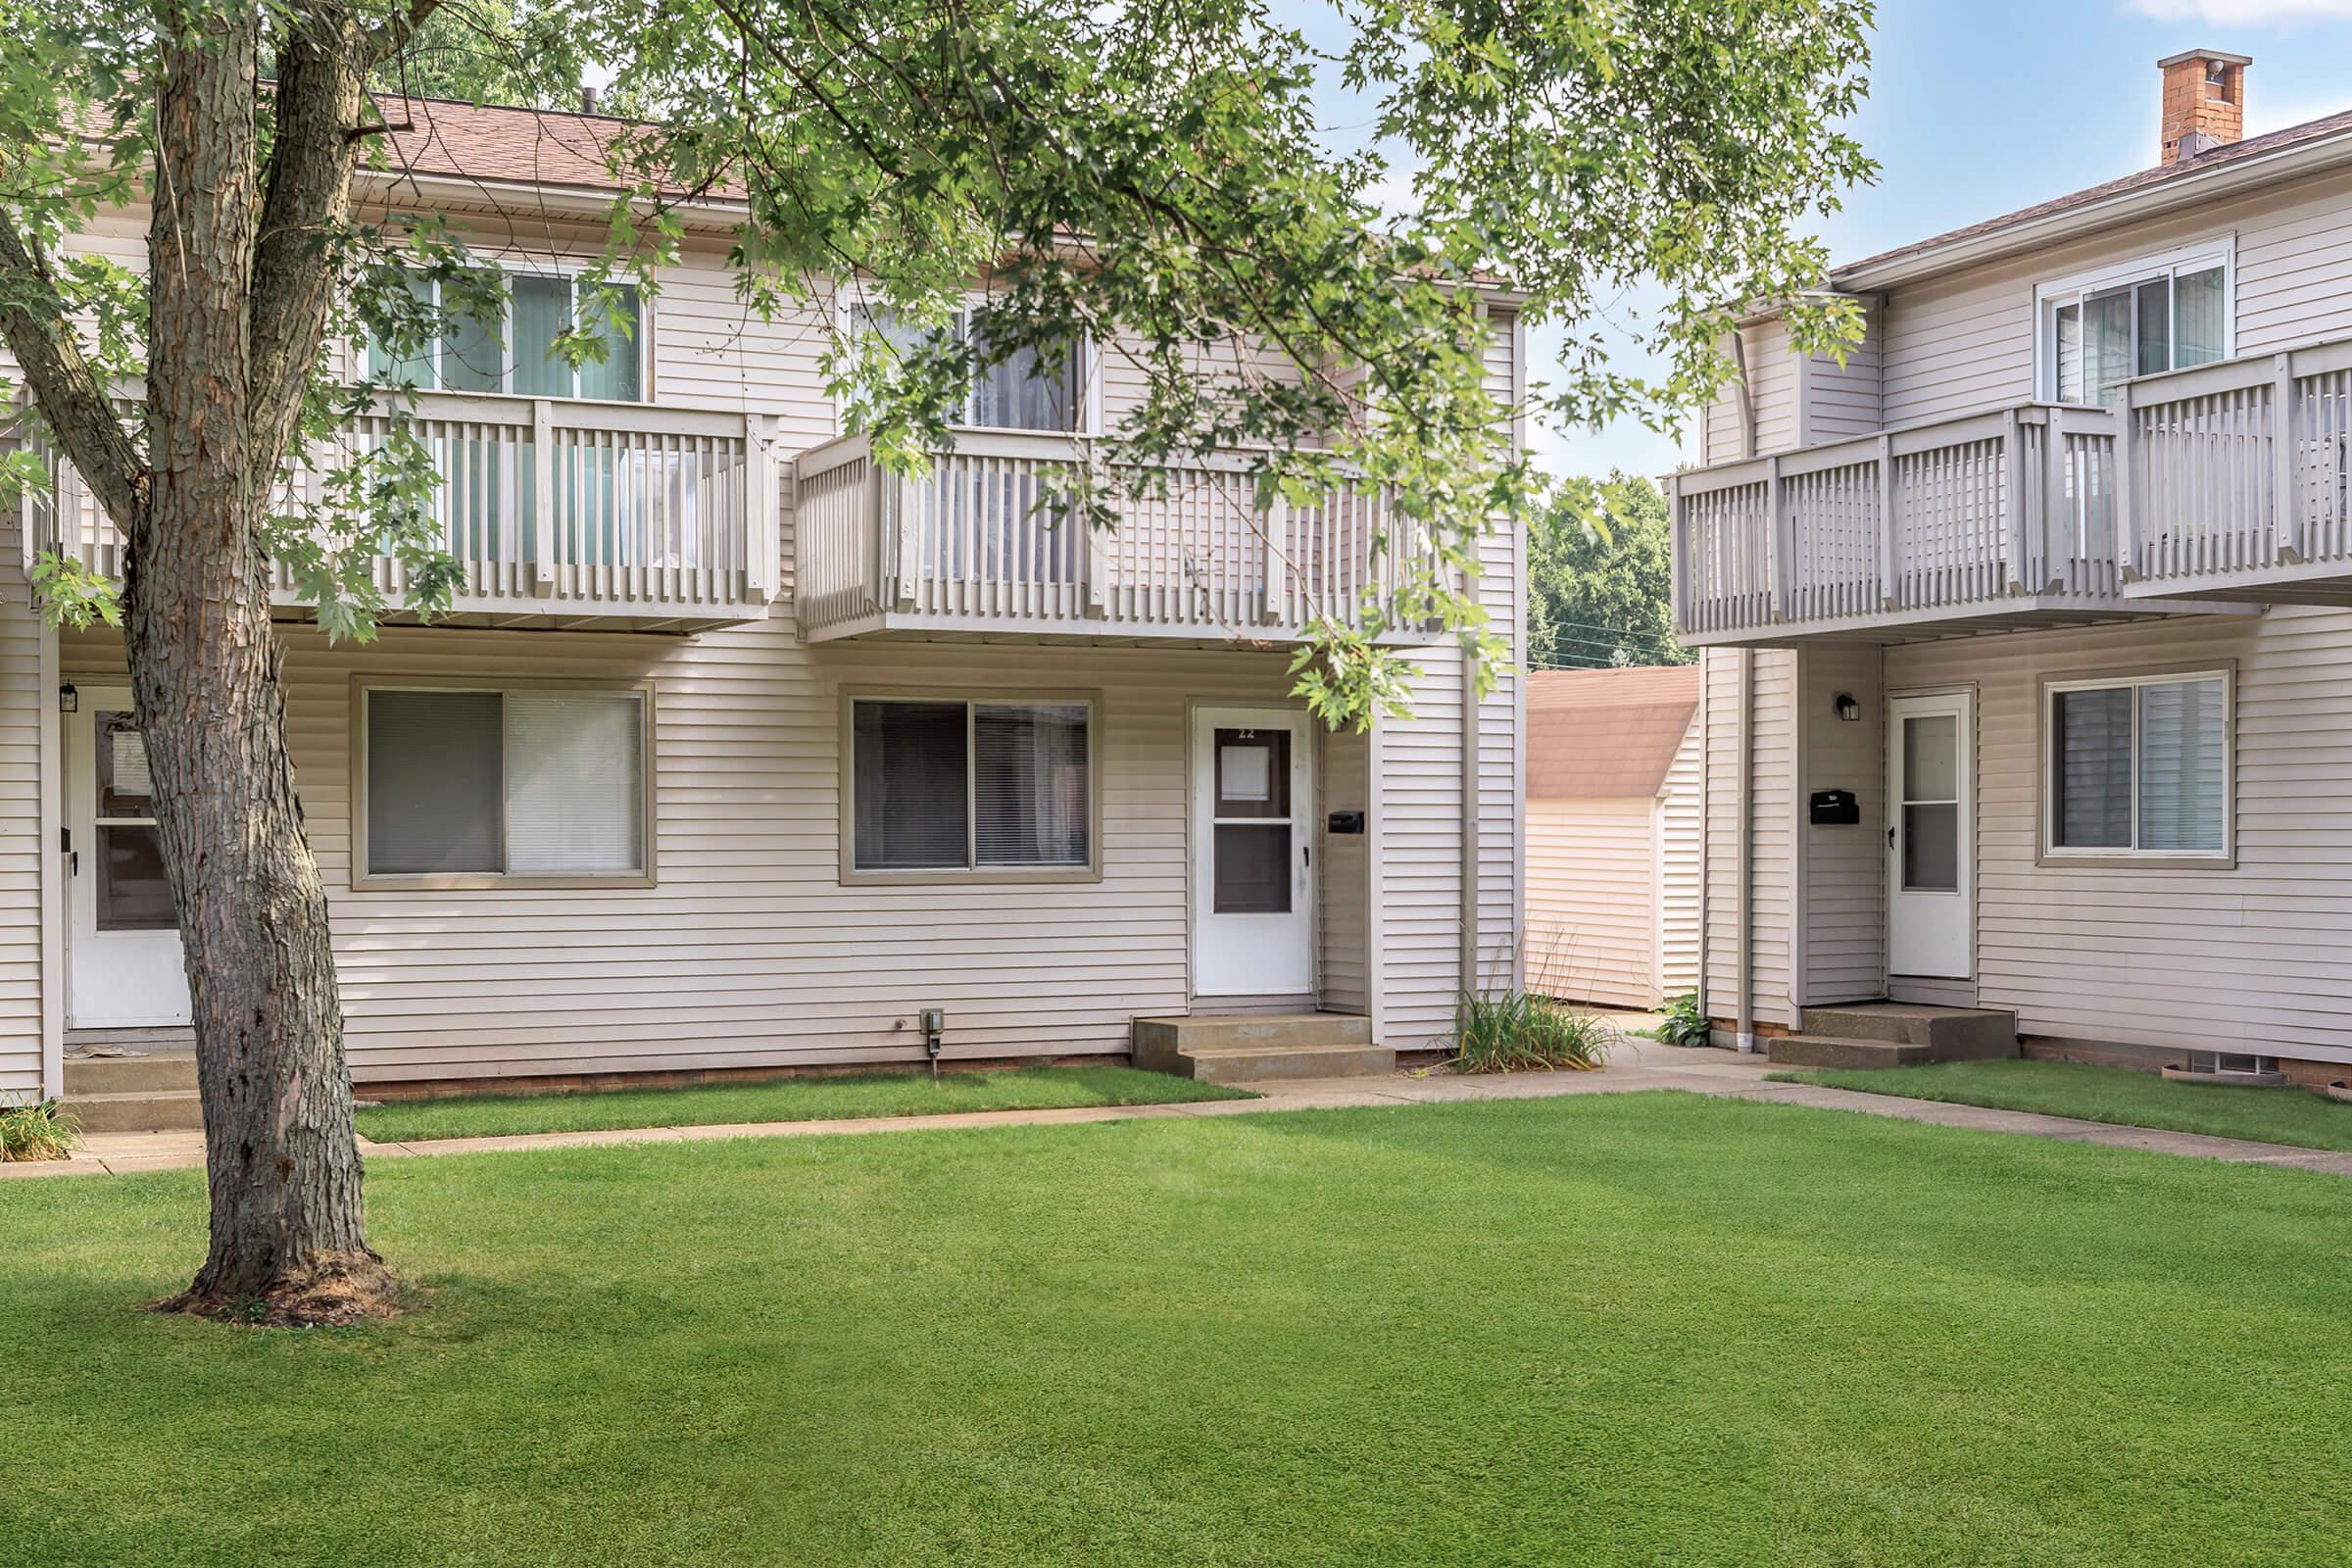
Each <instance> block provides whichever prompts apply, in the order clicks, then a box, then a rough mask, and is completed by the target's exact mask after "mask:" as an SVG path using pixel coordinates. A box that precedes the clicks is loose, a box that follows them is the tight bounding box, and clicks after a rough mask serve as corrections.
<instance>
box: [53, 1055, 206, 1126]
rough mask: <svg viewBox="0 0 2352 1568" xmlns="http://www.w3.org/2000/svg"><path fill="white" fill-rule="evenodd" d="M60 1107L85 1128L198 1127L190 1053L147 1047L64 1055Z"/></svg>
mask: <svg viewBox="0 0 2352 1568" xmlns="http://www.w3.org/2000/svg"><path fill="white" fill-rule="evenodd" d="M65 1103H66V1109H68V1110H70V1111H72V1112H73V1114H74V1116H76V1117H77V1118H79V1119H80V1122H81V1130H82V1131H83V1132H85V1133H163V1132H185V1131H190V1130H196V1131H201V1130H202V1129H203V1127H204V1106H203V1104H202V1103H200V1102H199V1101H198V1100H197V1098H196V1054H195V1053H194V1052H193V1051H150V1052H147V1053H145V1054H142V1055H136V1056H73V1055H69V1056H68V1057H67V1058H66V1094H65Z"/></svg>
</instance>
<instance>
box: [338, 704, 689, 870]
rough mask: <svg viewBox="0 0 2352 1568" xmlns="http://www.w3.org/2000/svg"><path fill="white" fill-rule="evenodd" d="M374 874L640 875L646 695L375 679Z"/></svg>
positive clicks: (369, 770)
mask: <svg viewBox="0 0 2352 1568" xmlns="http://www.w3.org/2000/svg"><path fill="white" fill-rule="evenodd" d="M362 704H363V707H364V709H365V714H364V719H363V722H364V723H365V725H366V736H367V764H366V779H367V783H366V790H367V801H366V829H367V843H366V849H365V855H366V862H365V863H366V866H367V874H368V877H369V878H371V879H372V878H406V877H417V878H451V877H455V878H464V879H471V878H477V877H478V878H518V879H541V878H554V879H564V878H574V877H577V878H596V879H603V878H614V877H621V878H636V877H643V876H649V875H650V874H651V872H652V866H651V864H650V860H649V857H648V855H647V849H646V838H647V833H646V753H647V750H648V747H647V734H646V732H647V713H646V694H645V693H644V692H642V691H574V690H568V689H565V690H525V691H449V690H410V689H391V688H373V689H370V690H368V691H366V692H364V693H363V694H362Z"/></svg>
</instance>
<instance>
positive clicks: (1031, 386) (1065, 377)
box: [853, 305, 1086, 431]
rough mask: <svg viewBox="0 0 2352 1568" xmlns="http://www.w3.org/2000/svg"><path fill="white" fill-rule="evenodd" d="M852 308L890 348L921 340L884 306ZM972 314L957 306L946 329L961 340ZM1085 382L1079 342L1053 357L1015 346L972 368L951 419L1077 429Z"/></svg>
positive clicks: (995, 426) (1003, 426)
mask: <svg viewBox="0 0 2352 1568" xmlns="http://www.w3.org/2000/svg"><path fill="white" fill-rule="evenodd" d="M853 310H854V312H855V317H856V319H857V321H858V323H859V324H860V325H863V326H868V327H870V328H871V329H872V330H873V331H874V332H875V334H876V335H877V336H879V337H880V338H881V339H882V341H883V342H884V343H886V344H888V345H889V346H890V347H891V348H892V349H894V350H901V351H904V350H910V349H913V348H915V347H917V346H919V345H920V344H921V343H922V341H923V333H922V331H921V330H920V329H918V328H916V327H913V326H910V325H908V324H907V323H906V322H903V321H901V320H899V319H898V318H897V317H896V316H895V315H893V314H892V312H891V311H890V309H889V308H888V307H887V306H882V305H859V306H856V307H853ZM972 317H973V312H972V311H971V310H970V309H965V310H959V311H957V312H956V316H955V319H953V321H951V322H950V324H949V325H948V327H947V328H946V330H947V331H948V332H949V333H950V334H952V335H953V336H954V337H955V338H956V340H957V341H959V342H960V341H961V340H963V339H964V338H967V337H969V336H970V335H971V331H972ZM1085 385H1086V353H1085V350H1084V347H1083V346H1074V347H1073V348H1071V349H1070V351H1069V352H1068V353H1066V354H1063V355H1058V356H1054V357H1052V358H1048V357H1046V356H1044V355H1041V354H1039V353H1038V351H1037V350H1035V349H1027V348H1019V349H1014V350H1012V351H1011V352H1010V353H1008V354H1006V355H1005V357H1004V358H1003V359H1001V360H998V361H996V362H994V363H993V364H990V365H987V366H984V367H982V368H980V369H979V370H978V371H977V372H975V373H974V375H973V376H972V384H971V385H970V386H969V387H967V388H966V389H965V390H964V396H963V405H962V407H961V408H960V409H958V410H957V411H956V414H955V416H954V422H956V423H957V424H962V425H967V426H970V427H972V428H974V429H981V430H1064V431H1076V430H1082V429H1084V428H1085V427H1086V424H1085V411H1084V408H1083V406H1082V398H1081V393H1082V391H1083V389H1084V387H1085Z"/></svg>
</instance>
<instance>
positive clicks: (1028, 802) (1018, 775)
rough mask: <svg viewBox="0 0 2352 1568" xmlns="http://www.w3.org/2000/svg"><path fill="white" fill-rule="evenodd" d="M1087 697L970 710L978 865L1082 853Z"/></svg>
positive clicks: (1055, 860) (1082, 859) (1052, 861)
mask: <svg viewBox="0 0 2352 1568" xmlns="http://www.w3.org/2000/svg"><path fill="white" fill-rule="evenodd" d="M1086 750H1087V748H1086V705H1085V704H1083V703H1036V704H1018V705H1009V704H995V703H982V704H979V705H977V706H976V707H975V708H974V709H973V710H972V769H973V788H972V801H973V806H974V819H973V828H972V853H973V857H974V858H975V859H977V860H978V861H979V863H980V864H982V865H1068V866H1078V865H1084V864H1086V863H1087V859H1088V842H1087V840H1088V824H1087V820H1086V818H1087V805H1088V802H1089V800H1090V799H1091V796H1092V789H1091V786H1090V784H1089V781H1088V778H1087V760H1086Z"/></svg>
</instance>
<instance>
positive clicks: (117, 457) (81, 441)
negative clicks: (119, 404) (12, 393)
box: [0, 210, 147, 538]
mask: <svg viewBox="0 0 2352 1568" xmlns="http://www.w3.org/2000/svg"><path fill="white" fill-rule="evenodd" d="M0 337H5V338H6V339H7V342H8V347H9V350H10V352H11V353H13V354H15V355H16V357H17V363H18V364H19V365H20V366H21V367H23V368H24V371H25V383H26V384H27V385H28V386H30V387H31V388H32V395H33V400H34V402H35V403H36V404H37V405H38V407H39V409H40V411H41V415H42V417H44V418H46V419H47V420H48V422H49V429H50V432H51V433H52V434H53V435H55V436H56V438H57V441H58V444H59V445H60V446H61V447H63V448H64V449H65V454H66V456H67V458H68V459H69V460H71V461H72V463H73V466H74V467H75V468H77V469H79V470H80V472H81V476H82V478H83V480H84V481H86V482H87V483H88V485H89V487H90V493H91V494H92V495H94V496H96V497H97V498H98V504H99V505H100V506H102V507H104V508H105V509H106V514H107V515H108V516H110V517H112V518H113V519H114V520H115V524H116V526H117V527H119V528H121V529H122V530H123V535H124V537H126V538H127V537H128V536H129V534H130V531H131V521H132V519H133V518H134V517H135V516H137V515H138V514H140V513H141V512H143V511H145V510H146V506H147V469H146V465H145V464H144V463H143V462H142V461H141V460H140V458H139V453H138V449H137V447H135V446H133V445H132V444H131V440H130V437H129V436H127V435H125V434H124V433H123V422H122V421H121V420H120V419H118V418H116V417H115V410H114V404H113V401H112V400H111V399H110V398H109V397H108V396H107V389H106V388H105V387H104V386H103V385H101V384H100V382H99V379H98V372H97V370H96V369H95V368H93V367H92V366H91V364H90V361H89V357H88V356H87V355H86V354H84V353H83V352H82V348H81V343H80V341H79V339H77V338H76V337H75V336H74V335H73V322H72V321H71V320H70V319H69V318H68V315H67V312H66V306H65V302H64V301H63V300H61V299H59V298H58V296H57V290H56V288H55V287H54V286H52V285H51V283H50V281H49V279H48V278H47V277H46V276H44V275H43V274H42V272H41V270H40V267H39V265H38V264H37V263H36V262H35V261H34V259H33V255H32V249H31V247H30V246H28V245H26V244H25V236H24V235H23V234H22V233H21V232H20V231H19V230H18V228H17V225H16V221H15V220H14V219H12V218H11V217H10V216H9V215H8V213H7V212H6V211H5V210H0Z"/></svg>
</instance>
